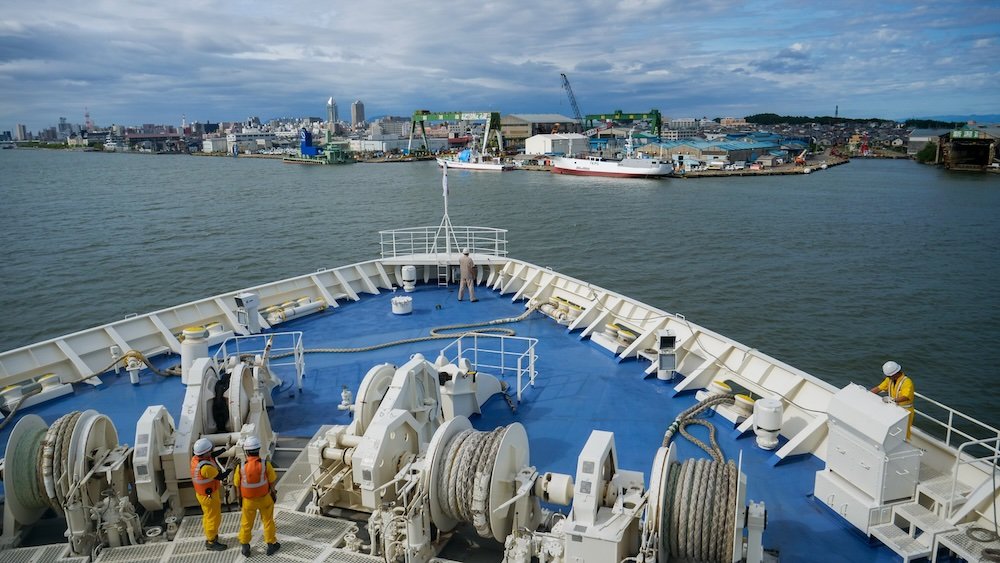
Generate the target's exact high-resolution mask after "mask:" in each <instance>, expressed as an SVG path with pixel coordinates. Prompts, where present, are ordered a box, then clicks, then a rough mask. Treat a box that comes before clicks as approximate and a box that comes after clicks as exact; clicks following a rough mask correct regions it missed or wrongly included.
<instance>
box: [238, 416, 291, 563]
mask: <svg viewBox="0 0 1000 563" xmlns="http://www.w3.org/2000/svg"><path fill="white" fill-rule="evenodd" d="M243 451H244V452H245V453H246V456H247V459H246V461H244V462H243V463H241V464H240V465H239V466H238V467H237V468H236V472H235V473H234V474H233V483H235V484H236V486H237V487H239V490H240V498H241V499H242V505H243V511H242V514H241V515H240V533H239V535H238V538H239V540H240V548H241V549H242V550H243V556H244V557H250V537H251V535H252V533H253V525H254V521H255V520H256V519H257V513H258V512H260V520H261V523H262V524H263V525H264V541H265V542H266V543H267V554H268V555H274V553H275V552H276V551H278V550H279V549H281V544H280V543H278V536H277V531H276V530H275V526H274V501H275V500H276V499H277V498H278V494H277V493H276V492H275V490H274V484H275V482H277V480H278V476H277V474H276V473H275V472H274V467H273V466H271V462H270V461H268V460H266V459H262V458H261V457H260V439H258V438H257V437H256V436H250V437H249V438H247V439H246V441H245V442H244V444H243Z"/></svg>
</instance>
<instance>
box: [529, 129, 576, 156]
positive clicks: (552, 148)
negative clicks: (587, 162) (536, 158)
mask: <svg viewBox="0 0 1000 563" xmlns="http://www.w3.org/2000/svg"><path fill="white" fill-rule="evenodd" d="M589 149H590V139H589V138H588V137H587V136H586V135H583V134H581V133H543V134H541V135H532V136H531V137H528V138H527V139H525V141H524V154H531V155H542V154H552V155H571V154H573V155H575V154H581V153H583V152H586V151H588V150H589Z"/></svg>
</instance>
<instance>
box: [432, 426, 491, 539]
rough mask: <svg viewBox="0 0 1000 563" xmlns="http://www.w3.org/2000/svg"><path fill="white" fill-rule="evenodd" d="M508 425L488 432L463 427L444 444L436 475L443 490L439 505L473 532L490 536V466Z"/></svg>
mask: <svg viewBox="0 0 1000 563" xmlns="http://www.w3.org/2000/svg"><path fill="white" fill-rule="evenodd" d="M506 433H507V427H505V426H501V427H499V428H496V429H495V430H493V431H491V432H477V431H475V430H465V431H463V432H461V433H459V434H458V435H456V436H455V437H454V438H452V439H451V441H450V442H448V444H447V449H446V455H445V458H444V459H445V463H444V466H443V467H442V469H441V472H440V473H439V475H438V484H439V488H440V490H441V491H443V492H444V498H443V500H442V502H441V508H442V510H443V511H444V513H445V514H446V515H447V516H448V517H449V518H453V519H455V520H459V521H461V522H471V523H472V525H473V526H475V528H476V533H478V534H479V535H480V536H482V537H484V538H492V537H493V530H492V529H491V527H490V519H489V514H488V512H489V500H490V498H489V497H490V483H491V481H492V480H493V465H494V463H495V462H496V457H497V452H498V451H499V449H500V443H501V442H502V441H503V437H504V434H506Z"/></svg>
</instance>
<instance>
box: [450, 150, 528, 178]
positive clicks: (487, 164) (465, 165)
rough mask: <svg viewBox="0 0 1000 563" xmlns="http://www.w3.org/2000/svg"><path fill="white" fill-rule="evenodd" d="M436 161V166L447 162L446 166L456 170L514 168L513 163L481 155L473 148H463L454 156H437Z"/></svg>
mask: <svg viewBox="0 0 1000 563" xmlns="http://www.w3.org/2000/svg"><path fill="white" fill-rule="evenodd" d="M437 162H438V166H444V165H445V164H447V165H448V168H455V169H458V170H492V171H494V172H503V171H505V170H511V169H513V168H514V166H513V165H511V164H508V163H506V162H503V160H501V159H500V158H498V157H491V156H488V155H483V154H482V153H480V152H479V151H477V150H474V149H465V150H463V151H461V152H459V153H458V154H457V155H455V156H454V157H449V158H444V157H438V159H437Z"/></svg>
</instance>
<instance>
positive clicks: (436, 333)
mask: <svg viewBox="0 0 1000 563" xmlns="http://www.w3.org/2000/svg"><path fill="white" fill-rule="evenodd" d="M537 308H538V305H532V306H531V307H528V309H527V310H526V311H525V312H524V313H521V314H520V315H518V316H516V317H505V318H501V319H493V320H491V321H483V322H479V323H464V324H455V325H448V326H439V327H436V328H432V329H431V333H430V335H429V336H417V337H414V338H403V339H400V340H392V341H390V342H382V343H379V344H372V345H370V346H359V347H356V348H307V349H305V350H303V351H302V352H303V353H305V354H346V353H355V352H370V351H372V350H380V349H382V348H389V347H391V346H399V345H402V344H413V343H415V342H427V341H430V340H442V339H455V338H459V337H461V336H465V335H469V334H494V335H499V336H514V335H515V334H517V333H516V332H514V330H513V329H509V328H481V329H476V330H467V331H463V332H449V333H448V334H444V333H445V332H446V331H456V330H461V329H465V328H475V327H483V326H493V325H501V324H508V323H516V322H520V321H523V320H524V319H526V318H527V317H528V315H530V314H531V313H533V312H534V311H535V309H537ZM294 353H295V352H284V353H281V354H272V355H271V359H279V358H285V357H288V356H291V355H293V354H294Z"/></svg>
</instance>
